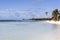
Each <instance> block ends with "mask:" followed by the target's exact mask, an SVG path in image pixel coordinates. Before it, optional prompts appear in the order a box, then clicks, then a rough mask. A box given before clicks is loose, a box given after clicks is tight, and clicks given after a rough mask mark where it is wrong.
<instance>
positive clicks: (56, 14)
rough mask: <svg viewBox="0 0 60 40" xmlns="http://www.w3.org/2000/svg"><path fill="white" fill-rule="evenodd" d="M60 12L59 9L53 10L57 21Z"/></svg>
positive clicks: (53, 16)
mask: <svg viewBox="0 0 60 40" xmlns="http://www.w3.org/2000/svg"><path fill="white" fill-rule="evenodd" d="M58 14H59V12H58V9H55V10H53V12H52V18H53V20H55V21H57V20H58Z"/></svg>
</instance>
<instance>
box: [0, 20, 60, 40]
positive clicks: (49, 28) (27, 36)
mask: <svg viewBox="0 0 60 40" xmlns="http://www.w3.org/2000/svg"><path fill="white" fill-rule="evenodd" d="M0 40H60V25H56V24H50V23H47V22H46V21H34V22H33V21H28V22H27V21H26V22H25V21H22V22H0Z"/></svg>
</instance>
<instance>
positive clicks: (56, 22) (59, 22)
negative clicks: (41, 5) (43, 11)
mask: <svg viewBox="0 0 60 40" xmlns="http://www.w3.org/2000/svg"><path fill="white" fill-rule="evenodd" d="M46 22H48V23H51V24H60V21H46Z"/></svg>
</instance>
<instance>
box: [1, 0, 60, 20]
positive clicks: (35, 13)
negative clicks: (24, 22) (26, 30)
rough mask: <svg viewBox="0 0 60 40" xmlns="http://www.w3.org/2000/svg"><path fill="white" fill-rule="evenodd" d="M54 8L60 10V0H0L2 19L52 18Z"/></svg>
mask: <svg viewBox="0 0 60 40" xmlns="http://www.w3.org/2000/svg"><path fill="white" fill-rule="evenodd" d="M54 9H58V10H60V0H0V20H3V19H4V20H20V19H29V18H44V17H45V18H50V17H51V14H52V11H53V10H54ZM46 11H47V12H48V15H47V16H46V15H45V12H46Z"/></svg>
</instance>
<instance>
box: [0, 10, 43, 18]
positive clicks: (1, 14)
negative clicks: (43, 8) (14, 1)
mask: <svg viewBox="0 0 60 40" xmlns="http://www.w3.org/2000/svg"><path fill="white" fill-rule="evenodd" d="M39 10H40V9H34V10H33V9H31V10H16V9H4V10H0V19H23V18H40V17H41V16H42V17H43V15H42V13H40V11H39Z"/></svg>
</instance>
